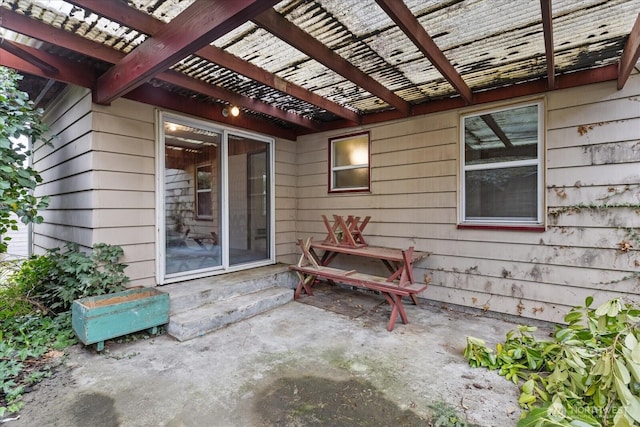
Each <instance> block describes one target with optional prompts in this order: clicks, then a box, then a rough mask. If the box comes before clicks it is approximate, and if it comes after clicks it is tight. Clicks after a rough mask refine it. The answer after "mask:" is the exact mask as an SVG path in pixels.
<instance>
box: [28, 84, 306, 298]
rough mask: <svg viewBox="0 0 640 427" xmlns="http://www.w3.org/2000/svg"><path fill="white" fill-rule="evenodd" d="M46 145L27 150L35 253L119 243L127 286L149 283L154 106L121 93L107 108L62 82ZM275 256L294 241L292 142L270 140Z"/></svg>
mask: <svg viewBox="0 0 640 427" xmlns="http://www.w3.org/2000/svg"><path fill="white" fill-rule="evenodd" d="M44 119H45V122H46V123H48V124H49V126H50V129H51V133H52V134H57V135H58V138H57V139H56V140H55V141H54V146H53V147H42V148H40V149H38V150H37V151H36V152H35V153H34V167H35V168H36V169H37V170H39V171H40V172H41V175H42V177H43V179H44V182H43V183H42V185H40V186H39V187H38V189H37V193H36V194H37V195H39V196H45V195H46V196H50V197H51V203H50V206H49V209H47V210H46V211H45V212H43V216H44V219H45V221H44V223H43V224H39V225H36V226H35V227H34V247H35V253H43V252H44V251H45V249H47V248H52V247H58V246H61V245H63V244H64V243H65V242H68V241H69V242H76V243H78V244H80V245H81V246H83V247H86V248H90V247H91V246H93V245H94V244H96V243H108V244H114V245H120V246H121V247H122V248H123V250H124V259H123V262H124V263H126V264H127V265H128V267H127V269H126V270H125V273H126V274H127V275H128V276H129V278H130V279H131V284H132V285H144V286H154V285H155V284H156V279H155V256H156V249H155V239H156V233H155V222H156V195H155V187H156V176H155V173H156V172H155V169H156V159H155V156H156V145H155V144H156V142H155V111H154V107H153V106H150V105H146V104H142V103H139V102H134V101H130V100H127V99H122V98H120V99H118V100H116V101H114V102H113V103H112V104H111V105H110V106H100V105H97V104H93V103H92V101H91V92H90V91H88V90H86V89H81V88H77V87H71V86H70V87H68V88H67V89H66V90H65V91H64V93H63V94H61V96H60V97H59V98H58V99H57V100H56V102H55V104H54V105H53V106H51V107H50V108H48V110H47V114H46V116H45V118H44ZM275 156H276V159H275V167H276V175H275V181H276V209H275V211H276V221H275V222H276V255H277V260H278V261H282V262H292V260H293V258H294V257H295V252H296V250H295V245H292V244H290V242H291V241H293V238H292V237H291V236H293V235H294V234H295V215H296V213H295V208H296V205H295V198H294V197H295V170H296V169H295V165H294V162H295V145H294V143H293V142H292V141H287V140H281V139H278V140H276V145H275Z"/></svg>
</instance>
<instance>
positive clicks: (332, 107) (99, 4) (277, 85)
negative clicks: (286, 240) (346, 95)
mask: <svg viewBox="0 0 640 427" xmlns="http://www.w3.org/2000/svg"><path fill="white" fill-rule="evenodd" d="M68 2H69V3H72V4H75V5H76V6H78V7H81V8H83V9H85V10H90V11H92V12H94V13H96V14H97V15H99V16H104V17H106V18H108V19H110V20H112V21H115V22H118V23H120V24H122V25H125V26H127V27H129V28H131V29H134V30H136V31H139V32H141V33H144V34H148V35H150V36H153V35H154V34H156V33H157V32H158V31H160V29H161V28H162V27H163V26H164V25H166V24H165V23H164V22H162V21H160V20H159V19H156V18H155V17H153V16H152V15H149V14H146V13H144V12H142V11H139V10H137V9H134V8H132V7H129V6H127V5H126V4H125V3H122V2H114V1H95V0H68ZM195 54H196V55H198V56H199V57H201V58H203V59H206V60H207V61H209V62H212V63H214V64H218V65H220V66H221V67H224V68H226V69H228V70H231V71H233V72H236V73H238V74H242V75H243V76H245V77H248V78H250V79H252V80H255V81H256V82H258V83H262V84H263V85H266V86H269V87H272V88H274V89H276V90H278V91H280V92H282V93H285V94H287V95H290V96H293V97H295V98H298V99H300V100H302V101H304V102H308V103H309V104H311V105H315V106H317V107H320V108H322V109H325V110H327V111H329V112H330V113H333V114H335V115H336V116H338V117H342V118H344V119H347V120H351V121H353V122H354V124H358V123H360V114H358V112H356V111H354V110H350V109H348V108H345V107H343V106H342V105H340V104H337V103H335V102H333V101H331V100H329V99H326V98H323V97H322V96H320V95H318V94H315V93H313V92H311V91H309V90H307V89H305V88H303V87H302V86H299V85H297V84H295V83H291V82H289V81H286V80H284V79H281V78H280V77H278V76H276V75H274V74H272V73H269V72H267V71H266V70H264V69H262V68H260V67H258V66H256V65H253V64H252V63H250V62H247V61H244V60H243V59H240V58H238V57H237V56H235V55H232V54H230V53H228V52H226V51H225V50H224V49H220V48H218V47H215V46H212V45H207V46H205V47H203V48H202V49H200V50H198V51H197V52H195Z"/></svg>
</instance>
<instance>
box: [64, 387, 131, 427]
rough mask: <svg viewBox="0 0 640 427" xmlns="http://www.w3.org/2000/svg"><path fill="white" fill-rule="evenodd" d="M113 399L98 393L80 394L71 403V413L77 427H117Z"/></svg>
mask: <svg viewBox="0 0 640 427" xmlns="http://www.w3.org/2000/svg"><path fill="white" fill-rule="evenodd" d="M114 403H115V402H114V400H113V398H111V397H109V396H106V395H104V394H100V393H89V394H82V395H80V396H78V398H77V399H76V400H75V401H74V402H73V404H72V406H71V412H72V414H73V418H74V420H75V421H76V425H79V426H93V427H117V426H119V425H120V419H119V418H120V416H119V414H118V412H117V411H116V409H115V404H114Z"/></svg>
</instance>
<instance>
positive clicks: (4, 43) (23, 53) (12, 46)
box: [0, 39, 58, 75]
mask: <svg viewBox="0 0 640 427" xmlns="http://www.w3.org/2000/svg"><path fill="white" fill-rule="evenodd" d="M0 47H1V48H2V49H4V50H6V51H7V52H11V53H12V54H14V55H15V56H17V57H18V58H21V59H22V60H24V61H27V62H28V63H29V64H31V65H33V66H35V67H38V68H39V69H41V70H42V71H43V72H44V73H45V74H47V75H54V74H58V69H57V68H56V67H54V66H53V65H51V64H50V63H48V62H46V61H43V60H41V59H40V58H39V57H38V56H36V55H33V54H32V53H31V52H29V51H27V50H25V49H23V48H21V47H20V45H19V44H17V43H14V42H11V41H9V40H5V39H0Z"/></svg>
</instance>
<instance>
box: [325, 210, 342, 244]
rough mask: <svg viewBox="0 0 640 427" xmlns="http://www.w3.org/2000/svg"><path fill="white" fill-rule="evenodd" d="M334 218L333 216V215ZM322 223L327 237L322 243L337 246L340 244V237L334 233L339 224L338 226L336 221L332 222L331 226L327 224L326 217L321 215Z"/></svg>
mask: <svg viewBox="0 0 640 427" xmlns="http://www.w3.org/2000/svg"><path fill="white" fill-rule="evenodd" d="M334 218H335V215H334ZM322 221H323V222H324V226H325V228H326V229H327V237H326V238H325V239H324V243H329V244H333V245H337V244H339V243H340V240H341V239H340V237H339V236H337V235H336V231H338V228H339V226H340V224H338V221H336V220H334V223H333V225H331V224H330V223H329V219H327V217H326V216H325V215H322Z"/></svg>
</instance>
